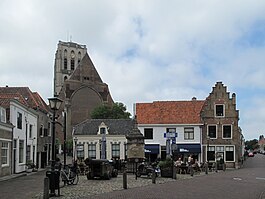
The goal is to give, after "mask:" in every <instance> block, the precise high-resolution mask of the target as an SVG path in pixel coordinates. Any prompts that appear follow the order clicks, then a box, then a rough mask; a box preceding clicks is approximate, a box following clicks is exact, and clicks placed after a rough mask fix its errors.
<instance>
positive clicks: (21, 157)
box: [19, 140, 24, 163]
mask: <svg viewBox="0 0 265 199" xmlns="http://www.w3.org/2000/svg"><path fill="white" fill-rule="evenodd" d="M23 162H24V140H19V163H23Z"/></svg>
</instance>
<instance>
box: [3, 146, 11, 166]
mask: <svg viewBox="0 0 265 199" xmlns="http://www.w3.org/2000/svg"><path fill="white" fill-rule="evenodd" d="M1 162H2V166H8V165H9V144H8V142H4V141H3V142H2V149H1Z"/></svg>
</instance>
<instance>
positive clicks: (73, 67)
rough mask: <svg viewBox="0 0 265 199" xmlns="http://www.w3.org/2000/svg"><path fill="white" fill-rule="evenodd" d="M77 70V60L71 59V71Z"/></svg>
mask: <svg viewBox="0 0 265 199" xmlns="http://www.w3.org/2000/svg"><path fill="white" fill-rule="evenodd" d="M74 69H75V60H74V59H71V70H74Z"/></svg>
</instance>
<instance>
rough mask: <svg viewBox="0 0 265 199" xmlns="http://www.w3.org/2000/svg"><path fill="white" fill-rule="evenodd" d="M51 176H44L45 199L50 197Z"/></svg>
mask: <svg viewBox="0 0 265 199" xmlns="http://www.w3.org/2000/svg"><path fill="white" fill-rule="evenodd" d="M49 186H50V182H49V178H48V177H45V178H44V190H43V199H48V198H49Z"/></svg>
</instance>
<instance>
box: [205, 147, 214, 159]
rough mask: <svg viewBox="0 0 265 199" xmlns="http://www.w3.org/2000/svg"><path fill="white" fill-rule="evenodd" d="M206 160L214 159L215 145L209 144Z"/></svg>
mask: <svg viewBox="0 0 265 199" xmlns="http://www.w3.org/2000/svg"><path fill="white" fill-rule="evenodd" d="M207 160H208V161H215V147H214V146H209V147H208V150H207Z"/></svg>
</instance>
